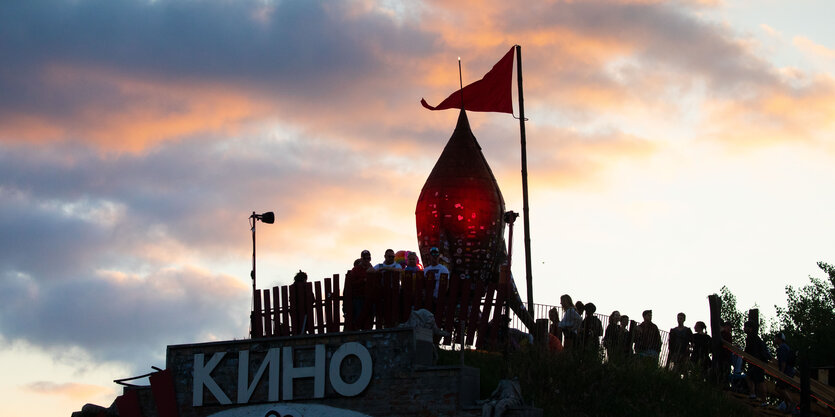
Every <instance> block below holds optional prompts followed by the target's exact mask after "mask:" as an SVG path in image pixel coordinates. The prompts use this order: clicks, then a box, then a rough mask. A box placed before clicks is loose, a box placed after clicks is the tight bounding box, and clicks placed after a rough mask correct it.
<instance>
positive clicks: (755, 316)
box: [748, 308, 760, 334]
mask: <svg viewBox="0 0 835 417" xmlns="http://www.w3.org/2000/svg"><path fill="white" fill-rule="evenodd" d="M748 321H749V322H751V323H754V326H755V327H757V332H758V334H759V328H760V310H759V309H757V308H752V309H750V310H748Z"/></svg>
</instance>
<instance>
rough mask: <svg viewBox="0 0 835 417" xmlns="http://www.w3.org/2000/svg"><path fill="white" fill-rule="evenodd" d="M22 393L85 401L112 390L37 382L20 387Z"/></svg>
mask: <svg viewBox="0 0 835 417" xmlns="http://www.w3.org/2000/svg"><path fill="white" fill-rule="evenodd" d="M21 388H22V389H23V390H24V391H28V392H32V393H35V394H43V395H50V396H51V395H61V396H64V397H69V398H72V399H76V400H85V399H89V398H91V397H96V396H99V395H102V394H107V393H110V392H111V391H112V390H111V389H109V388H106V387H102V386H99V385H91V384H81V383H77V382H66V383H58V382H52V381H37V382H32V383H30V384H27V385H24V386H22V387H21Z"/></svg>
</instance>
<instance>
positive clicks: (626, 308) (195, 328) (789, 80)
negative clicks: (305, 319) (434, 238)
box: [0, 0, 835, 416]
mask: <svg viewBox="0 0 835 417" xmlns="http://www.w3.org/2000/svg"><path fill="white" fill-rule="evenodd" d="M832 16H835V3H834V2H832V1H829V0H820V1H813V0H792V1H777V0H734V1H723V0H713V1H711V0H702V1H699V0H690V1H688V0H680V1H653V0H634V1H630V0H620V1H617V0H611V1H604V0H600V1H547V2H546V1H542V2H540V1H531V2H522V3H517V2H509V1H504V0H501V1H499V0H496V1H449V0H443V1H441V0H439V1H426V2H413V1H396V0H390V1H379V2H375V1H372V0H358V1H345V2H335V1H328V2H316V1H270V0H253V1H166V0H157V1H149V0H127V1H110V0H73V1H48V0H44V1H15V2H6V3H4V4H3V6H2V7H0V370H2V372H0V415H3V416H17V415H24V414H25V415H34V416H56V415H63V416H69V415H70V413H71V412H72V411H75V410H80V409H81V406H82V405H84V404H85V403H88V402H90V403H96V404H99V405H103V406H109V405H110V403H111V402H112V401H113V399H114V398H115V396H116V395H117V394H118V393H119V391H120V390H119V389H118V386H117V385H115V384H114V383H113V382H112V380H113V379H117V378H123V377H128V376H133V375H139V374H143V373H146V372H149V371H150V370H151V369H150V367H151V366H152V365H153V366H158V367H164V366H165V348H166V346H167V345H170V344H180V343H190V342H203V341H210V340H227V339H232V338H244V337H247V331H248V314H249V307H250V299H249V295H250V286H251V282H250V279H249V272H250V268H251V251H252V246H251V234H250V229H249V224H248V221H247V217H248V216H249V214H250V213H251V212H252V211H257V212H259V213H260V212H264V211H274V212H275V213H276V222H275V224H273V225H265V224H259V225H258V229H257V230H258V283H259V287H261V288H266V287H270V286H273V285H279V284H288V283H290V282H291V280H292V276H293V274H294V273H295V272H296V271H298V270H299V269H302V270H304V271H306V272H307V273H308V274H309V275H310V276H311V278H312V279H314V280H315V279H320V278H322V277H325V276H330V275H332V274H334V273H339V274H344V272H345V271H346V270H347V269H348V268H349V267H350V266H351V265H352V262H353V260H354V259H355V258H357V257H358V256H359V253H360V251H361V250H362V249H369V250H370V251H371V252H372V256H373V260H374V262H375V263H376V262H380V261H382V255H383V251H384V250H385V249H386V248H393V249H395V250H399V249H409V250H416V249H417V239H416V234H415V217H414V213H415V203H416V201H417V197H418V195H419V193H420V190H421V187H422V185H423V183H424V181H425V179H426V177H427V175H428V174H429V172H430V171H431V169H432V167H433V165H434V163H435V160H436V159H437V158H438V156H439V155H440V153H441V150H442V149H443V146H444V145H445V143H446V141H447V140H448V139H449V137H450V135H451V133H452V131H453V128H454V127H455V121H456V118H457V110H447V111H437V112H432V111H428V110H426V109H424V108H423V107H421V105H420V104H419V102H420V99H421V97H424V98H426V100H427V101H428V102H429V103H430V104H437V103H439V102H440V101H441V100H443V99H444V98H446V96H447V95H448V94H449V93H451V92H452V91H454V90H455V89H456V88H457V86H458V61H457V59H458V57H461V60H462V65H463V79H464V83H469V82H472V81H475V80H477V79H479V78H481V76H483V75H484V73H485V72H487V71H488V70H489V69H490V68H491V66H492V65H493V64H495V62H496V61H498V60H499V58H501V57H502V56H503V55H504V53H505V52H507V50H508V49H509V48H510V47H511V46H512V45H514V44H519V45H521V46H522V64H523V72H524V73H523V76H524V96H525V114H526V116H527V117H528V119H529V121H528V123H527V125H526V126H527V141H528V159H529V161H528V163H529V166H528V170H529V175H530V178H529V183H530V206H531V212H530V220H531V230H532V232H531V242H532V259H533V278H534V285H533V286H534V290H535V293H534V299H535V301H536V302H537V303H543V304H558V301H559V296H560V295H561V294H563V293H568V294H570V295H572V296H573V297H574V298H575V299H579V300H582V301H593V302H594V303H595V304H596V305H597V307H598V312H600V313H604V314H609V313H610V312H611V311H612V310H615V309H617V310H620V311H621V312H622V313H625V314H628V315H630V316H632V317H633V318H638V317H639V316H640V312H641V311H642V310H644V309H647V308H651V309H653V311H654V316H655V322H656V323H658V325H659V327H661V328H662V329H669V328H670V327H672V326H674V325H675V314H676V313H678V312H679V311H683V312H685V313H687V314H688V321H687V324H688V325H690V326H692V325H693V324H694V323H695V321H696V320H707V318H708V309H707V298H706V297H707V296H708V295H709V294H711V293H715V292H718V291H719V289H720V288H721V287H722V286H723V285H727V286H728V287H729V288H730V289H731V291H733V293H734V294H736V296H737V298H738V300H739V307H740V308H741V309H748V308H751V307H754V306H755V305H758V306H759V307H760V308H761V309H762V311H763V314H765V315H766V317H767V318H773V317H774V305H775V304H777V305H784V304H785V291H784V287H785V286H786V285H795V286H798V285H803V284H805V283H806V282H808V276H809V275H813V276H822V275H823V274H822V273H821V272H820V271H819V270H818V269H817V267H816V266H815V263H816V262H817V261H826V262H830V263H835V220H834V219H833V213H835V192H833V190H835V140H833V137H835V25H832ZM514 107H516V103H515V102H514ZM516 114H517V115H518V110H517V113H516ZM469 119H470V123H471V125H472V129H473V132H474V134H475V136H476V137H477V138H478V140H479V143H480V144H481V146H482V148H483V152H484V155H485V157H486V159H487V161H488V162H489V163H490V165H491V167H492V169H493V172H494V174H495V175H496V178H497V180H498V182H499V184H500V186H501V188H502V192H503V194H504V198H505V201H506V205H507V209H508V210H514V211H517V212H521V211H522V203H521V175H520V169H521V166H520V149H519V123H518V121H517V120H515V119H514V118H513V117H511V116H510V115H508V114H499V113H469ZM518 224H519V225H520V226H521V221H520V222H519V223H518ZM514 243H515V244H514V255H515V256H514V260H515V261H516V262H515V265H514V268H513V271H514V275H515V276H516V279H517V283H518V284H519V286H520V290H521V291H522V293H523V294H524V292H525V290H526V288H525V285H524V276H525V271H524V262H523V261H522V260H523V241H522V233H521V227H517V230H516V233H515V242H514Z"/></svg>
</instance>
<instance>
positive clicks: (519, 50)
mask: <svg viewBox="0 0 835 417" xmlns="http://www.w3.org/2000/svg"><path fill="white" fill-rule="evenodd" d="M516 78H517V82H518V84H519V133H520V136H521V142H522V214H523V220H524V228H525V278H526V283H527V287H528V309H532V308H533V277H532V276H531V219H530V211H529V210H528V154H527V145H526V141H525V100H524V97H523V96H522V47H521V46H519V45H516Z"/></svg>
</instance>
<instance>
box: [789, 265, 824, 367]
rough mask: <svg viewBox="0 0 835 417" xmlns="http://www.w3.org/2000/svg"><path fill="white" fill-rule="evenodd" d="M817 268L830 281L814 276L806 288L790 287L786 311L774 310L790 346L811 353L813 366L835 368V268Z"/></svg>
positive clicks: (810, 360) (810, 362)
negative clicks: (831, 366)
mask: <svg viewBox="0 0 835 417" xmlns="http://www.w3.org/2000/svg"><path fill="white" fill-rule="evenodd" d="M817 265H818V268H820V269H821V270H823V272H825V273H826V274H827V275H828V277H827V278H823V279H821V278H815V277H812V276H810V277H809V280H810V281H811V283H810V284H809V285H806V286H804V287H802V288H797V289H795V288H794V287H792V286H791V285H788V286H786V308H782V307H779V306H774V307H775V309H776V310H777V320H778V323H779V326H780V327H781V328H782V330H783V332H784V333H785V334H786V337H787V339H788V343H789V345H790V346H792V347H793V348H795V349H797V350H798V351H801V352H802V351H808V354H809V364H810V365H811V366H827V365H835V363H832V361H833V356H832V352H835V267H833V266H832V265H830V264H827V263H825V262H818V264H817Z"/></svg>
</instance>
